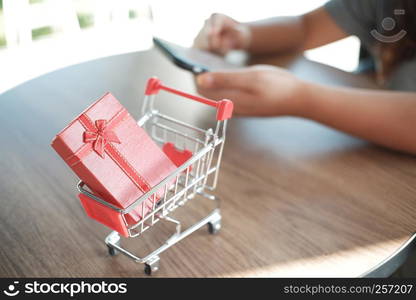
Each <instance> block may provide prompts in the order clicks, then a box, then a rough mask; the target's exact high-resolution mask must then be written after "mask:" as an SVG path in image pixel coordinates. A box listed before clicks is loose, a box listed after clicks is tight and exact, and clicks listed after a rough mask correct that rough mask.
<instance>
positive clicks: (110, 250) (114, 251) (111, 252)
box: [107, 246, 118, 256]
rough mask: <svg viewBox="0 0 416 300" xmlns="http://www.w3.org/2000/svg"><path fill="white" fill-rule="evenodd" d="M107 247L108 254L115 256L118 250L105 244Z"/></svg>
mask: <svg viewBox="0 0 416 300" xmlns="http://www.w3.org/2000/svg"><path fill="white" fill-rule="evenodd" d="M107 248H108V254H110V255H111V256H115V255H117V254H118V250H116V249H114V248H113V247H110V246H107Z"/></svg>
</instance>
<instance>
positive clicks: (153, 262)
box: [144, 256, 160, 275]
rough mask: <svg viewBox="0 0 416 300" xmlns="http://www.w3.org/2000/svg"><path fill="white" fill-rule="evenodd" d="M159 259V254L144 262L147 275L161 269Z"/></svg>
mask: <svg viewBox="0 0 416 300" xmlns="http://www.w3.org/2000/svg"><path fill="white" fill-rule="evenodd" d="M159 261H160V258H159V256H155V257H153V258H151V259H150V260H148V262H146V263H145V264H144V273H145V274H146V275H152V274H153V273H154V272H156V271H157V270H159Z"/></svg>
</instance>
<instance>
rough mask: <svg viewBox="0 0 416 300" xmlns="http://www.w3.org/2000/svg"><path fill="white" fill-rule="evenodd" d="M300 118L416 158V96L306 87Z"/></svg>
mask: <svg viewBox="0 0 416 300" xmlns="http://www.w3.org/2000/svg"><path fill="white" fill-rule="evenodd" d="M301 93H302V95H301V97H302V99H303V100H302V107H303V108H302V109H301V111H300V112H299V115H300V116H303V117H306V118H309V119H312V120H315V121H317V122H320V123H323V124H326V125H328V126H331V127H334V128H337V129H339V130H341V131H344V132H347V133H350V134H352V135H355V136H358V137H361V138H364V139H367V140H369V141H372V142H374V143H377V144H380V145H384V146H387V147H390V148H393V149H397V150H402V151H406V152H410V153H414V154H416V93H409V92H394V91H376V90H362V89H351V88H339V87H327V86H321V85H316V84H312V83H305V84H304V86H303V91H302V92H301Z"/></svg>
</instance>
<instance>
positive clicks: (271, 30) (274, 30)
mask: <svg viewBox="0 0 416 300" xmlns="http://www.w3.org/2000/svg"><path fill="white" fill-rule="evenodd" d="M247 25H248V26H249V29H250V33H251V34H250V36H251V38H250V43H249V47H248V49H247V50H248V52H250V53H252V54H267V53H282V52H289V51H298V50H299V49H301V48H302V44H303V43H302V41H303V40H304V29H303V25H302V17H276V18H271V19H266V20H261V21H256V22H253V23H248V24H247Z"/></svg>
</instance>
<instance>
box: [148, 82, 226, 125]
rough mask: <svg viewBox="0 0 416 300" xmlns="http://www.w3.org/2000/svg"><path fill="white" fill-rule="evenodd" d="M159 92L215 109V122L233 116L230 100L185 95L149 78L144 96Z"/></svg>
mask: <svg viewBox="0 0 416 300" xmlns="http://www.w3.org/2000/svg"><path fill="white" fill-rule="evenodd" d="M160 90H165V91H167V92H171V93H173V94H176V95H179V96H182V97H186V98H189V99H192V100H195V101H198V102H201V103H204V104H207V105H209V106H212V107H215V108H216V109H217V120H218V121H223V120H227V119H230V118H231V116H232V114H233V108H234V104H233V102H232V101H231V100H228V99H223V100H220V101H215V100H211V99H207V98H203V97H198V96H194V95H191V94H187V93H184V92H181V91H178V90H175V89H173V88H170V87H168V86H165V85H163V84H162V82H161V81H160V79H158V78H156V77H152V78H149V80H148V81H147V86H146V91H145V94H146V95H156V94H157V93H159V91H160Z"/></svg>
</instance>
